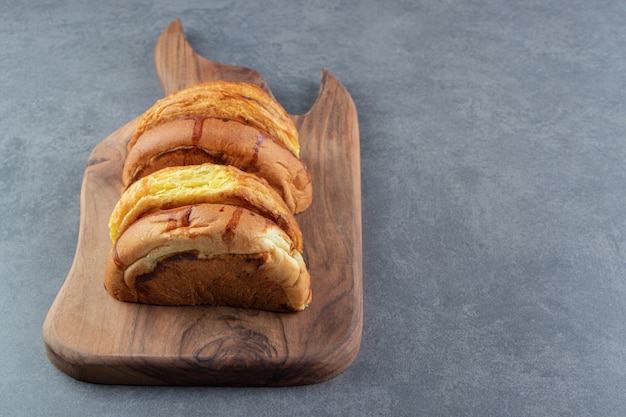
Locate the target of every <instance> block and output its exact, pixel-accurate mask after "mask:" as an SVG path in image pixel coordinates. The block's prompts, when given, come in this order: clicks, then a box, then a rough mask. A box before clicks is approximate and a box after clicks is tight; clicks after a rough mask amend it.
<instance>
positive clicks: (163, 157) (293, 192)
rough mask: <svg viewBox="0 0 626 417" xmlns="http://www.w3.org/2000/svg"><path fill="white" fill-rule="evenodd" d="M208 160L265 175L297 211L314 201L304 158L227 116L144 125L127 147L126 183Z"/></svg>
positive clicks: (264, 177) (124, 182)
mask: <svg viewBox="0 0 626 417" xmlns="http://www.w3.org/2000/svg"><path fill="white" fill-rule="evenodd" d="M206 162H210V163H215V164H226V165H232V166H235V167H237V168H239V169H241V170H242V171H245V172H250V173H253V174H255V175H257V176H259V177H261V178H263V179H265V180H266V181H267V182H268V183H269V185H270V186H271V187H272V188H274V189H275V190H276V191H278V193H279V194H280V195H281V197H282V198H283V199H284V200H285V202H286V203H287V206H288V207H289V208H290V210H292V212H294V213H300V212H302V211H304V210H305V209H306V208H307V207H308V206H309V205H310V204H311V200H312V198H313V197H312V187H311V176H310V174H309V173H308V171H307V169H306V166H305V164H304V163H303V162H302V161H301V160H300V159H299V158H297V157H296V156H295V155H293V153H291V152H290V151H289V150H287V149H286V148H285V147H284V146H282V145H281V144H279V143H278V142H276V141H275V140H274V139H273V138H272V137H271V136H269V135H267V134H266V133H264V132H262V131H260V130H258V129H256V128H254V127H252V126H249V125H245V124H243V123H241V122H238V121H235V120H229V119H215V118H200V117H197V118H189V119H180V120H175V121H171V122H167V123H163V124H161V125H159V126H157V127H154V128H152V129H150V130H148V131H146V132H145V133H144V134H143V135H141V136H140V137H139V139H138V140H137V142H136V143H135V145H134V146H133V147H132V149H131V150H130V151H129V152H128V155H127V157H126V162H125V164H124V170H123V174H122V180H123V184H124V185H123V186H124V188H127V187H128V186H129V185H130V184H132V183H133V182H135V181H137V180H138V179H140V178H142V177H144V176H146V175H148V174H151V173H153V172H155V171H158V170H160V169H162V168H165V167H169V166H187V165H199V164H203V163H206Z"/></svg>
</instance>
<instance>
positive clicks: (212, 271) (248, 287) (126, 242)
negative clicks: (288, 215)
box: [105, 204, 311, 311]
mask: <svg viewBox="0 0 626 417" xmlns="http://www.w3.org/2000/svg"><path fill="white" fill-rule="evenodd" d="M105 287H106V289H107V291H108V292H109V294H111V295H112V296H113V297H115V298H117V299H119V300H122V301H129V302H140V303H145V304H160V305H196V304H212V305H221V306H231V307H242V308H255V309H263V310H271V311H300V310H303V309H304V308H306V307H307V306H308V305H309V303H310V302H311V289H310V276H309V274H308V272H307V270H306V265H305V263H304V260H303V258H302V255H301V253H300V252H299V251H297V250H294V249H293V245H292V243H291V242H290V238H289V236H288V235H287V234H286V233H285V232H284V231H283V230H282V229H281V228H280V227H278V226H277V225H276V224H275V223H274V222H272V221H270V220H268V219H266V218H264V217H263V216H261V215H259V214H256V213H254V212H252V211H249V210H247V209H244V208H241V207H236V206H231V205H223V204H199V205H192V206H183V207H178V208H176V209H171V210H165V211H159V212H156V213H153V214H150V215H147V216H144V217H142V218H141V219H139V220H137V221H136V222H135V223H133V224H132V225H131V226H130V227H129V228H128V229H127V230H126V231H125V232H124V233H123V234H122V235H121V236H120V238H119V239H118V241H117V242H116V244H115V245H114V246H113V249H112V250H111V253H110V256H109V260H108V263H107V267H106V273H105Z"/></svg>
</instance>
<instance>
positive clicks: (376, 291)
mask: <svg viewBox="0 0 626 417" xmlns="http://www.w3.org/2000/svg"><path fill="white" fill-rule="evenodd" d="M5 3H6V2H5ZM261 3H263V4H261ZM178 17H180V18H181V19H182V22H183V25H184V28H185V31H186V32H187V35H188V38H189V40H190V42H191V43H192V45H193V46H194V48H195V49H196V50H197V51H198V52H200V53H201V54H203V55H205V56H207V57H208V58H210V59H214V60H216V61H221V62H227V63H232V64H238V65H244V66H248V67H251V68H255V69H257V70H258V71H260V72H261V74H263V75H264V76H265V78H266V79H267V81H268V82H269V84H270V87H271V88H272V90H273V91H274V93H275V95H276V96H277V97H278V99H279V100H280V101H281V102H282V103H283V104H284V105H285V107H286V108H287V110H288V111H289V112H291V113H298V114H299V113H304V112H305V111H306V110H307V109H308V108H309V107H310V106H311V105H312V103H313V101H314V99H315V97H316V94H317V90H318V87H319V75H320V71H321V69H322V68H323V67H327V68H329V69H330V70H331V71H332V72H333V73H334V74H335V75H336V76H337V77H338V78H339V79H340V80H341V81H342V82H343V84H344V85H345V86H346V87H347V88H348V90H349V91H350V92H351V94H352V96H353V98H354V100H355V102H356V105H357V108H358V111H359V121H360V129H361V157H362V185H363V250H364V265H363V267H364V278H363V280H364V290H365V293H364V330H363V342H362V345H361V351H360V353H359V356H358V358H357V360H356V361H355V363H354V364H353V365H352V367H350V368H349V369H348V370H347V371H346V372H344V373H343V374H341V375H340V376H338V377H336V378H334V379H332V380H330V381H328V382H325V383H322V384H318V385H313V386H307V387H298V388H285V389H263V388H261V389H256V388H255V389H248V388H243V389H241V388H238V389H232V388H193V387H191V388H172V387H126V386H101V385H92V384H86V383H82V382H78V381H75V380H73V379H71V378H69V377H67V376H65V375H64V374H62V373H61V372H59V371H58V370H57V369H56V368H54V367H53V366H52V365H51V364H50V362H49V361H48V359H47V358H46V356H45V354H44V349H43V343H42V339H41V326H42V324H43V320H44V318H45V315H46V313H47V311H48V309H49V307H50V305H51V303H52V301H53V299H54V297H55V295H56V293H57V291H58V290H59V289H60V287H61V285H62V283H63V281H64V279H65V276H66V275H67V272H68V271H69V268H70V266H71V262H72V259H73V255H74V250H75V247H76V242H77V232H78V217H79V192H80V183H81V179H82V174H83V170H84V168H85V163H86V160H87V157H88V155H89V153H90V152H91V150H92V149H93V147H94V146H95V145H96V144H97V143H98V142H100V141H101V140H102V139H104V138H105V137H106V136H108V134H109V133H111V132H112V131H114V130H115V129H117V128H118V127H119V126H121V125H122V124H124V123H125V122H127V121H128V120H130V119H131V118H133V117H135V116H137V115H138V114H140V113H142V112H143V111H144V110H145V109H146V108H147V107H149V106H150V105H151V104H152V102H153V101H155V100H156V99H158V98H159V97H161V90H160V86H159V83H158V80H157V77H156V74H155V72H154V67H153V61H152V59H153V48H154V44H155V42H156V39H157V37H158V35H159V34H160V32H161V31H162V30H163V29H164V28H165V27H166V26H167V24H169V23H170V22H171V21H172V20H173V19H175V18H178ZM624 22H626V3H625V2H623V1H619V0H606V1H564V0H563V1H556V0H555V1H545V0H530V1H528V0H526V1H503V0H500V1H498V0H485V1H467V0H466V1H450V0H440V1H434V0H431V1H426V0H422V1H385V2H382V1H380V2H373V1H362V2H356V1H343V2H331V1H286V0H285V1H279V0H276V1H268V2H254V3H253V2H249V3H246V2H243V1H214V2H209V1H192V0H180V1H175V2H171V1H164V0H158V1H154V2H153V1H125V0H124V1H122V0H114V1H106V2H104V1H103V2H79V1H71V0H48V1H45V0H20V1H14V2H10V4H9V5H4V6H3V7H2V8H1V9H0V181H1V182H0V209H1V212H2V220H1V223H0V317H1V318H2V320H1V324H0V415H3V416H4V415H7V416H8V415H11V416H21V415H24V416H44V415H46V416H52V415H59V416H73V415H81V416H83V415H94V416H95V415H98V416H122V415H132V416H173V415H186V416H194V415H228V416H252V415H254V416H277V415H319V416H322V415H342V416H347V415H354V416H380V415H406V416H409V415H425V416H505V415H506V416H556V415H563V416H565V415H567V416H592V415H593V416H623V415H624V413H625V412H626V411H624V405H625V404H626V331H625V327H626V307H625V303H626V286H625V273H626V267H625V255H626V235H625V231H626V224H625V223H626V214H625V212H624V207H625V206H626V193H625V188H626V170H625V165H624V161H625V156H626V141H625V136H626V118H625V115H626V105H625V103H626V71H625V70H626V31H625V30H624V27H625V26H624Z"/></svg>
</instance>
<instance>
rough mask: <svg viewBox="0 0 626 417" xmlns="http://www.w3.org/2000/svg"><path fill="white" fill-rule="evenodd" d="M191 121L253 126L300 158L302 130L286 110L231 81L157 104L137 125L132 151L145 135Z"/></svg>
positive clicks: (198, 87)
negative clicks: (226, 121) (222, 120)
mask: <svg viewBox="0 0 626 417" xmlns="http://www.w3.org/2000/svg"><path fill="white" fill-rule="evenodd" d="M188 117H205V118H208V117H211V118H227V119H233V120H238V121H240V122H242V123H246V124H250V125H251V126H254V127H256V128H258V129H260V130H262V131H264V132H267V133H268V134H269V135H270V136H272V137H273V138H275V139H276V140H277V141H278V142H280V143H282V144H283V145H284V146H285V147H286V148H287V149H289V150H290V151H291V152H292V153H293V154H294V155H295V156H298V157H299V156H300V144H299V141H298V130H297V129H296V126H295V125H294V123H293V120H291V117H290V116H289V114H287V112H286V111H285V109H284V108H283V107H282V106H281V105H280V104H279V103H278V102H277V101H276V100H274V99H273V98H272V97H271V96H270V95H269V94H267V93H266V92H265V91H263V90H262V89H261V88H259V87H257V86H255V85H252V84H247V83H237V82H228V81H212V82H208V83H201V84H197V85H194V86H192V87H189V88H186V89H183V90H180V91H178V92H176V93H174V94H170V95H169V96H166V97H164V98H162V99H161V100H159V101H157V102H156V103H155V104H154V105H153V106H152V107H150V108H149V109H148V110H147V111H146V112H145V113H144V114H143V115H142V116H141V117H140V118H139V120H138V121H137V127H136V129H135V132H134V134H133V136H132V137H131V139H130V142H129V144H128V146H129V149H132V147H133V146H134V145H135V142H137V139H138V138H139V137H140V136H141V135H142V134H143V133H144V132H146V131H148V130H150V129H152V128H154V127H156V126H158V125H159V124H162V123H166V122H169V121H172V120H177V119H184V118H188Z"/></svg>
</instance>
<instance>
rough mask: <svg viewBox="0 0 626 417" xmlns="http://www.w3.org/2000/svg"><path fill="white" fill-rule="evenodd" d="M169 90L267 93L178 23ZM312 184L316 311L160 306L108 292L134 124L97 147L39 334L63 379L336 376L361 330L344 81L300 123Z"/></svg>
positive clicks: (308, 241)
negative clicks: (113, 228)
mask: <svg viewBox="0 0 626 417" xmlns="http://www.w3.org/2000/svg"><path fill="white" fill-rule="evenodd" d="M155 63H156V68H157V73H158V75H159V78H160V80H161V83H162V85H163V89H164V91H165V92H166V93H171V92H174V91H176V90H178V89H180V88H183V87H186V86H189V85H192V84H195V83H197V82H201V81H208V80H212V79H229V80H239V81H247V82H253V83H256V84H258V85H260V86H262V87H263V88H265V89H266V90H267V91H269V88H268V87H267V84H266V83H265V81H264V80H263V79H262V78H261V76H260V75H258V73H256V71H253V70H248V69H242V68H240V67H234V66H230V65H224V64H219V63H214V62H212V61H209V60H207V59H205V58H203V57H200V56H199V55H197V54H196V53H195V52H193V50H192V49H191V47H190V46H189V44H188V43H187V41H186V39H185V36H184V33H183V31H182V26H181V24H180V22H179V21H175V22H173V23H172V24H171V25H170V26H169V27H168V28H167V29H166V30H165V31H164V32H163V35H162V36H161V38H160V39H159V41H158V43H157V48H156V54H155ZM293 118H294V120H295V123H296V126H297V127H298V130H299V132H300V141H301V146H302V158H303V160H304V161H305V162H306V163H307V166H308V167H309V170H310V172H311V174H312V176H313V181H314V182H313V184H314V196H313V204H312V205H311V207H310V208H309V209H308V210H307V211H306V212H304V213H302V214H300V215H298V216H297V220H298V223H299V224H300V226H301V229H302V232H303V237H304V241H305V249H304V257H305V260H306V262H307V265H308V267H309V270H310V273H311V277H312V290H313V302H312V304H311V305H310V307H309V308H308V309H306V310H305V311H303V312H300V313H295V314H281V313H272V312H265V311H256V310H246V309H236V308H228V307H213V306H196V307H162V306H150V305H141V304H132V303H124V302H120V301H117V300H115V299H113V298H111V297H110V296H108V295H107V293H106V292H105V290H104V288H103V283H102V282H103V271H104V265H105V262H106V258H107V256H108V252H109V249H110V245H111V243H110V241H109V238H108V227H107V223H108V219H109V215H110V213H111V211H112V210H113V206H114V205H115V203H116V201H117V200H118V198H119V195H120V187H121V170H122V165H123V162H124V159H125V157H126V144H127V142H128V140H129V138H130V136H131V134H132V130H133V128H134V125H135V121H134V120H133V121H130V122H128V123H127V124H125V125H124V126H122V127H121V128H119V129H118V130H117V131H115V132H113V133H112V134H111V135H110V136H109V137H107V138H106V139H104V140H103V141H102V142H101V143H100V144H99V145H97V146H96V147H95V148H94V150H93V152H92V153H91V155H90V157H89V161H88V163H87V167H86V170H85V174H84V178H83V184H82V189H81V217H80V226H79V227H80V230H79V236H78V244H77V249H76V253H75V258H74V262H73V264H72V267H71V269H70V271H69V274H68V276H67V278H66V280H65V282H64V284H63V286H62V288H61V289H60V291H59V293H58V295H57V297H56V299H55V301H54V303H53V305H52V306H51V308H50V311H49V313H48V315H47V317H46V320H45V322H44V326H43V338H44V344H45V348H46V352H47V354H48V357H49V358H50V360H51V361H52V363H54V364H55V365H56V366H57V367H58V368H59V369H60V370H61V371H63V372H65V373H67V374H68V375H70V376H72V377H74V378H76V379H79V380H84V381H89V382H97V383H108V384H146V385H229V386H241V385H247V386H284V385H302V384H311V383H317V382H321V381H324V380H327V379H329V378H332V377H334V376H336V375H337V374H339V373H341V372H342V371H344V370H345V369H346V368H347V367H348V366H350V364H351V363H352V362H353V361H354V359H355V357H356V356H357V354H358V350H359V346H360V342H361V332H362V323H363V319H362V317H363V310H362V299H363V294H362V267H361V265H362V255H361V188H360V157H359V133H358V120H357V113H356V108H355V106H354V103H353V101H352V99H351V97H350V95H349V93H348V92H347V91H346V89H345V88H344V87H343V86H342V85H341V83H340V82H339V81H338V80H337V79H336V78H335V77H334V76H333V75H332V74H331V73H330V72H328V71H326V70H324V71H322V77H321V86H320V92H319V96H318V98H317V100H316V102H315V104H314V105H313V107H312V108H311V110H310V111H309V112H308V113H307V114H305V115H295V116H293Z"/></svg>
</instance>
